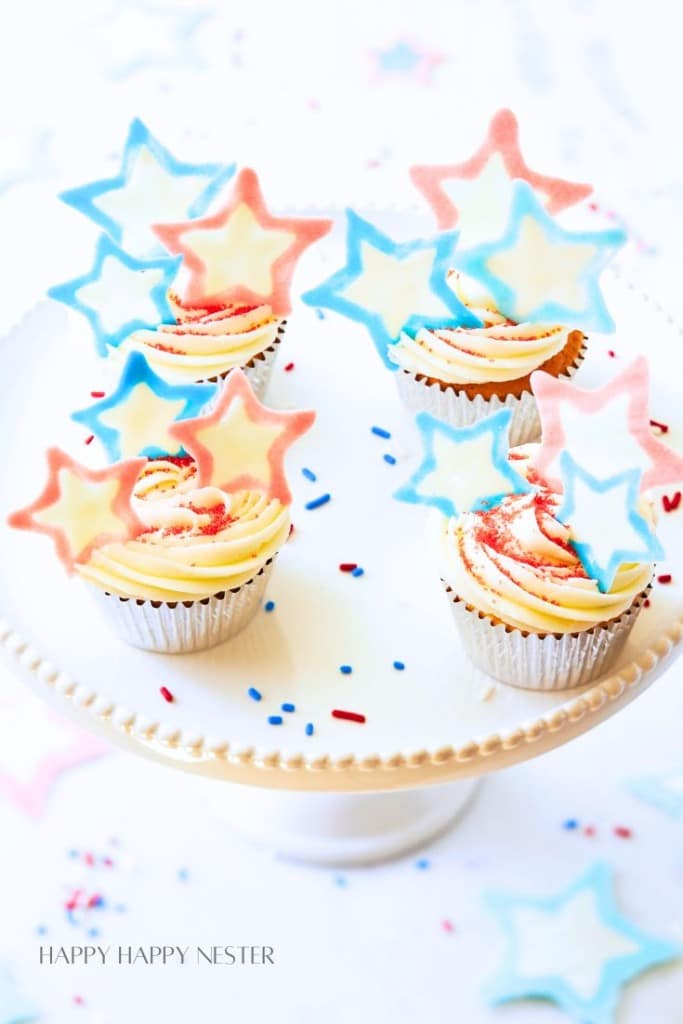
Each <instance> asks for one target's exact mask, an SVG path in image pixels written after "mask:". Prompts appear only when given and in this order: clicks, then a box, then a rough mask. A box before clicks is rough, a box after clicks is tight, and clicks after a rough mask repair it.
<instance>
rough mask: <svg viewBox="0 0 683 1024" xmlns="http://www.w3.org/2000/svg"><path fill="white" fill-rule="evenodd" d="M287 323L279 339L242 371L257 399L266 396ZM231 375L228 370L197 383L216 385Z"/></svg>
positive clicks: (280, 328) (279, 332)
mask: <svg viewBox="0 0 683 1024" xmlns="http://www.w3.org/2000/svg"><path fill="white" fill-rule="evenodd" d="M285 325H286V321H284V320H283V321H282V323H281V324H280V326H279V327H278V329H277V337H276V338H275V340H274V341H273V342H272V343H271V344H270V345H269V346H268V348H266V349H264V350H263V352H257V353H256V355H255V356H252V357H251V359H250V360H249V362H248V363H245V364H244V366H243V367H242V370H243V371H244V373H245V374H246V376H247V378H248V380H249V383H250V384H251V386H252V388H253V390H254V394H255V395H256V397H257V398H259V399H262V398H263V396H264V395H265V393H266V391H267V389H268V385H269V384H270V378H271V377H272V375H273V366H274V364H275V358H276V356H277V350H278V348H279V347H280V342H281V341H282V337H283V335H284V333H285ZM229 373H230V370H226V371H225V373H220V374H217V375H215V376H214V377H206V378H205V379H204V380H203V381H198V382H197V383H200V384H201V383H207V382H208V383H215V382H217V381H223V380H225V378H226V377H227V376H228V374H229Z"/></svg>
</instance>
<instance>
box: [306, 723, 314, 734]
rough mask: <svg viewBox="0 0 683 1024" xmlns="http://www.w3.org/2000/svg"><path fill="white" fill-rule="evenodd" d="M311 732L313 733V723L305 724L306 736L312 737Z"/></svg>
mask: <svg viewBox="0 0 683 1024" xmlns="http://www.w3.org/2000/svg"><path fill="white" fill-rule="evenodd" d="M313 732H314V730H313V722H307V723H306V735H307V736H312V735H313Z"/></svg>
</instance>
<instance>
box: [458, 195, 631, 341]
mask: <svg viewBox="0 0 683 1024" xmlns="http://www.w3.org/2000/svg"><path fill="white" fill-rule="evenodd" d="M625 241H626V234H625V232H624V231H622V230H621V229H619V228H612V229H610V230H607V231H567V230H566V229H565V228H563V227H562V226H561V225H560V224H559V223H558V222H557V221H556V220H554V219H553V217H551V216H550V214H549V213H547V212H546V211H545V210H544V209H543V206H542V205H541V203H540V201H539V199H538V197H537V196H536V194H535V192H534V190H533V189H532V187H531V185H529V184H528V183H527V182H526V181H516V182H515V185H514V189H513V199H512V207H511V210H510V218H509V221H508V225H507V228H506V230H505V233H504V234H503V236H502V237H501V238H499V239H498V240H497V241H494V242H485V243H484V244H483V245H478V246H476V247H475V248H473V249H468V250H464V251H463V252H456V254H455V258H454V260H453V265H454V266H455V267H457V268H458V269H459V270H461V271H462V272H463V273H464V274H467V275H469V276H470V277H473V278H475V280H477V281H479V282H480V283H481V284H482V285H483V286H484V288H486V290H487V291H488V292H489V293H490V295H491V297H492V299H493V300H494V302H495V303H496V306H497V307H498V309H499V310H500V312H501V313H503V314H504V316H506V317H508V318H509V319H510V320H513V321H514V322H515V323H521V322H522V321H529V320H530V321H533V322H535V323H539V322H543V323H559V324H563V325H564V326H566V327H578V328H580V329H582V330H595V331H602V332H606V333H607V332H611V331H613V330H614V321H613V320H612V318H611V316H610V314H609V312H608V311H607V307H606V306H605V302H604V300H603V297H602V293H601V291H600V283H599V277H600V273H601V272H602V270H603V269H604V267H605V265H606V263H607V262H608V261H609V260H610V259H611V257H612V256H613V255H614V253H615V252H616V250H617V249H619V248H620V247H621V246H622V245H623V244H624V242H625Z"/></svg>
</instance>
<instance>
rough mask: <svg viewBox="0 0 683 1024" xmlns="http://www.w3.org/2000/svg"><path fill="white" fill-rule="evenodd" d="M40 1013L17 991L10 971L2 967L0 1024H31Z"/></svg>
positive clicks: (0, 973) (0, 974) (0, 971)
mask: <svg viewBox="0 0 683 1024" xmlns="http://www.w3.org/2000/svg"><path fill="white" fill-rule="evenodd" d="M38 1013H39V1011H38V1009H37V1007H36V1006H34V1005H33V1004H32V1003H30V1002H29V1001H28V999H25V998H24V997H23V996H22V995H21V993H20V992H19V991H18V990H17V988H16V985H15V983H14V979H13V978H12V975H11V974H10V973H9V971H8V970H7V969H6V968H5V967H1V966H0V1024H29V1022H30V1021H32V1020H36V1018H37V1017H38Z"/></svg>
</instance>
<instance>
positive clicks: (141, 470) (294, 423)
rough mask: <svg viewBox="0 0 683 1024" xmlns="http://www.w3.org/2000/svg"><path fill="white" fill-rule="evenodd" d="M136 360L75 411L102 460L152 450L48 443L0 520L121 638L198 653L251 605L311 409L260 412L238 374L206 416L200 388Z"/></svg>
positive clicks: (236, 625)
mask: <svg viewBox="0 0 683 1024" xmlns="http://www.w3.org/2000/svg"><path fill="white" fill-rule="evenodd" d="M143 363H145V361H144V359H143V357H142V356H140V355H139V353H133V354H132V355H131V357H130V360H129V364H128V366H127V375H126V374H125V373H124V378H125V379H122V384H121V387H120V388H119V389H117V392H116V393H115V394H114V395H113V396H109V398H108V399H105V400H103V401H104V402H106V403H107V405H106V407H105V408H102V404H103V403H97V404H96V407H92V408H91V409H90V410H86V411H84V412H81V413H79V414H76V418H77V419H78V420H79V422H83V423H84V424H87V425H88V427H89V428H91V429H92V430H93V432H94V433H95V434H96V435H97V436H98V437H99V439H100V440H102V441H103V444H104V447H105V450H106V451H107V453H108V454H109V455H110V457H111V455H112V454H114V455H115V454H120V453H121V452H133V451H135V450H136V449H137V450H138V451H140V452H143V453H151V454H148V455H147V456H146V457H131V458H125V459H122V460H121V459H119V460H117V461H113V462H112V463H111V464H110V465H109V466H107V467H106V468H105V469H99V470H93V469H89V468H87V467H85V466H82V465H80V464H78V463H77V462H75V460H73V459H71V458H70V457H69V456H68V455H66V454H65V453H64V452H62V451H60V450H59V449H51V450H50V451H49V452H48V467H49V478H48V482H47V484H46V486H45V488H44V490H43V492H42V494H41V495H40V496H39V498H38V499H36V501H34V502H33V503H32V504H31V505H29V506H27V507H26V508H24V509H21V510H20V511H18V512H15V513H13V514H12V515H11V516H10V518H9V522H10V525H11V526H14V527H17V528H19V529H30V530H35V531H38V532H42V533H46V534H48V535H49V536H50V537H51V538H52V539H53V541H54V542H55V545H56V548H57V554H58V555H59V557H60V558H61V560H62V561H63V563H64V565H65V567H66V568H67V569H68V570H69V571H70V572H72V573H74V574H75V575H77V576H79V577H80V578H81V579H82V580H83V581H84V582H85V583H86V584H87V585H88V587H89V588H90V590H91V592H92V593H93V595H94V596H95V598H96V600H97V602H98V603H99V605H100V607H101V609H102V611H103V613H104V614H105V616H106V617H107V619H108V620H109V621H110V623H111V624H112V626H113V627H114V628H115V630H116V631H117V632H118V633H119V635H120V636H121V637H122V638H123V639H124V640H126V641H127V642H128V643H131V644H133V645H134V646H136V647H141V648H144V649H145V650H150V651H159V652H164V653H184V652H189V651H197V650H201V649H204V648H207V647H211V646H214V645H215V644H218V643H221V642H223V641H224V640H227V639H229V638H230V637H232V636H234V635H235V634H236V633H237V632H238V631H239V630H241V629H243V628H244V626H246V625H247V623H248V622H249V621H250V620H251V619H252V618H253V616H254V614H255V613H256V611H257V610H258V608H259V606H260V603H261V599H262V597H263V593H264V591H265V588H266V585H267V582H268V579H269V576H270V573H271V571H272V568H273V563H274V560H275V558H276V556H277V553H278V551H279V550H280V549H281V548H282V546H283V545H284V543H285V542H286V540H287V537H288V535H289V531H290V519H289V507H290V503H291V494H290V492H289V488H288V486H287V482H286V478H285V473H284V465H283V460H284V455H285V452H286V450H287V449H288V448H289V446H290V445H291V444H292V443H293V442H294V441H295V440H296V439H297V438H298V437H299V436H300V435H301V434H302V433H304V432H305V431H306V430H307V429H309V427H310V425H311V423H312V422H313V418H314V416H313V413H310V412H275V411H273V410H270V409H267V408H265V407H264V406H262V405H261V403H260V402H259V401H258V400H257V398H256V397H255V395H254V393H253V390H252V389H251V387H250V385H249V382H248V380H247V378H246V376H245V375H244V374H243V373H242V372H241V371H240V370H234V371H232V372H231V374H230V375H229V376H228V378H227V380H226V381H225V383H224V384H223V385H222V387H221V389H220V391H219V393H218V395H217V397H213V400H212V402H211V411H210V412H207V411H205V409H206V407H205V403H206V400H207V390H208V391H209V392H213V390H214V388H213V387H212V386H210V385H201V384H192V385H169V384H167V383H166V382H164V381H161V380H160V378H158V377H156V375H154V373H153V371H151V370H150V368H149V367H148V366H147V364H145V366H146V369H145V368H143V367H142V364H143ZM197 389H199V391H197ZM197 405H199V407H200V411H199V415H194V412H195V411H196V407H197ZM179 406H180V410H179ZM145 413H147V415H145ZM164 416H165V419H164ZM164 448H165V449H166V452H167V453H166V454H159V452H160V451H162V450H163V449H164Z"/></svg>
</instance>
